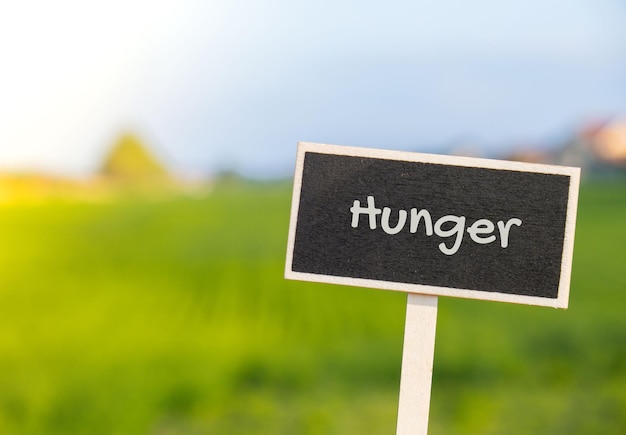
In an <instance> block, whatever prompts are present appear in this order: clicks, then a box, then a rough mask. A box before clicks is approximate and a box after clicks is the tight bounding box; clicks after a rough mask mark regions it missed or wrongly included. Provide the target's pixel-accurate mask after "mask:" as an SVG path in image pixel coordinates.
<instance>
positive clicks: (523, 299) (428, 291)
mask: <svg viewBox="0 0 626 435" xmlns="http://www.w3.org/2000/svg"><path fill="white" fill-rule="evenodd" d="M306 152H317V153H323V154H333V155H343V156H355V157H371V158H377V159H386V160H399V161H408V162H422V163H432V164H441V165H452V166H465V167H475V168H487V169H496V170H507V171H519V172H535V173H542V174H555V175H567V176H569V177H570V188H569V199H568V208H567V215H566V220H565V236H564V240H563V255H562V257H561V275H560V279H559V288H558V296H557V298H555V299H551V298H544V297H536V296H525V295H515V294H508V293H497V292H486V291H478V290H471V289H462V288H447V287H437V286H429V285H421V284H406V283H398V282H390V281H379V280H374V279H362V278H348V277H339V276H331V275H319V274H313V273H302V272H296V271H293V270H292V269H291V265H292V261H293V249H294V241H295V232H296V224H297V217H298V207H299V204H300V190H301V187H302V172H303V166H304V155H305V153H306ZM579 184H580V168H574V167H568V166H555V165H545V164H535V163H521V162H512V161H504V160H490V159H479V158H471V157H456V156H444V155H435V154H423V153H413V152H403V151H388V150H379V149H371V148H357V147H347V146H339V145H328V144H316V143H309V142H299V143H298V152H297V157H296V170H295V177H294V184H293V199H292V201H293V202H292V204H291V218H290V225H289V237H288V243H287V261H286V267H285V278H288V279H294V280H301V281H313V282H320V283H328V284H342V285H350V286H357V287H369V288H378V289H385V290H396V291H403V292H407V293H418V294H424V295H433V296H453V297H461V298H469V299H482V300H490V301H500V302H512V303H518V304H528V305H539V306H547V307H554V308H567V306H568V301H569V288H570V279H571V269H572V258H573V251H574V231H575V225H576V211H577V204H578V188H579Z"/></svg>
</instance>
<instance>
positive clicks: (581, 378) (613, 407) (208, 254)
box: [0, 185, 626, 434]
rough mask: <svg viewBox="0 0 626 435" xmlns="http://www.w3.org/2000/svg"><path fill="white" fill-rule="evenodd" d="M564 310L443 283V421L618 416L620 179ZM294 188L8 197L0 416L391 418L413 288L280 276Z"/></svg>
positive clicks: (584, 224)
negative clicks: (475, 295)
mask: <svg viewBox="0 0 626 435" xmlns="http://www.w3.org/2000/svg"><path fill="white" fill-rule="evenodd" d="M624 187H625V186H624V185H605V186H599V185H589V186H584V187H583V189H582V191H581V198H580V204H579V218H578V226H577V233H576V247H575V258H574V269H573V276H572V289H571V297H570V309H568V310H566V311H562V310H552V309H549V308H542V307H527V306H519V305H509V304H503V303H496V302H484V301H470V300H461V299H452V298H441V299H440V302H439V319H438V325H437V343H436V352H435V372H434V379H433V392H432V402H431V419H430V420H431V422H430V433H432V434H457V433H458V434H527V433H546V434H558V433H563V434H577V433H580V434H587V433H603V434H612V433H615V434H618V433H623V432H624V430H625V429H626V415H625V414H624V412H623V410H624V409H626V346H624V343H626V318H625V317H624V314H623V312H624V307H625V306H626V293H625V292H624V290H626V274H624V272H623V268H624V261H625V260H626V256H625V255H624V246H626V226H625V225H624V222H626V220H625V218H626V189H625V188H624ZM289 206H290V186H288V185H262V186H246V187H245V188H244V187H239V188H238V187H232V186H231V187H228V188H226V187H225V188H221V189H219V188H218V189H217V190H216V191H215V192H214V193H212V194H211V195H210V196H208V197H206V198H204V199H198V198H190V197H168V198H162V199H160V200H155V199H152V200H150V199H145V198H144V199H141V198H122V199H119V200H115V201H109V202H100V203H86V202H80V201H60V200H57V201H49V202H46V203H39V204H30V205H28V204H24V205H19V206H11V207H4V208H2V209H0V228H2V236H1V237H0V240H1V241H2V243H1V246H2V248H3V249H2V250H1V251H0V433H7V434H8V433H10V434H83V433H93V434H99V433H102V434H142V433H145V434H205V433H210V434H214V433H218V434H222V433H223V434H237V433H241V434H268V433H272V434H296V433H297V434H348V433H394V432H395V419H396V411H397V396H398V386H399V377H400V362H401V355H402V335H403V325H404V310H405V301H406V296H405V295H403V294H400V293H395V292H385V291H379V290H368V289H358V288H350V287H340V286H330V285H322V284H312V283H299V282H291V281H285V280H284V279H283V278H282V274H283V268H284V256H285V248H286V237H287V226H288V218H289Z"/></svg>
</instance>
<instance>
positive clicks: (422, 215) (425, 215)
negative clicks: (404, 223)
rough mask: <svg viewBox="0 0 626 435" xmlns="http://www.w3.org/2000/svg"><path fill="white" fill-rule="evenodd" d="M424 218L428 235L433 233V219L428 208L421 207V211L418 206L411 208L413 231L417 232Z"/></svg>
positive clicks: (411, 229)
mask: <svg viewBox="0 0 626 435" xmlns="http://www.w3.org/2000/svg"><path fill="white" fill-rule="evenodd" d="M422 219H423V220H424V226H425V227H426V235H427V236H432V235H433V220H432V219H431V218H430V213H429V212H428V210H426V209H421V210H420V211H419V213H418V212H417V209H416V208H412V209H411V228H410V231H411V233H413V234H415V233H417V227H418V226H419V224H420V220H422Z"/></svg>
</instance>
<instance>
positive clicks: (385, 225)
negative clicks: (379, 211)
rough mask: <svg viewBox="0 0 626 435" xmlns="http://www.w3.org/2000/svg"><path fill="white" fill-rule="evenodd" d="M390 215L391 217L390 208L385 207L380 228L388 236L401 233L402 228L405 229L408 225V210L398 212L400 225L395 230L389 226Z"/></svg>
mask: <svg viewBox="0 0 626 435" xmlns="http://www.w3.org/2000/svg"><path fill="white" fill-rule="evenodd" d="M390 215H391V209H390V208H389V207H384V208H383V215H382V218H381V220H380V227H381V228H382V229H383V231H384V232H386V233H387V234H398V233H399V232H400V231H402V228H404V224H405V223H406V216H407V212H406V210H399V211H398V223H397V224H396V226H395V227H393V228H391V227H390V226H389V216H390Z"/></svg>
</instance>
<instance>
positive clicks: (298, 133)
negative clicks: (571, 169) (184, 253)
mask: <svg viewBox="0 0 626 435" xmlns="http://www.w3.org/2000/svg"><path fill="white" fill-rule="evenodd" d="M86 3H87V2H80V1H75V0H60V1H58V2H44V1H28V0H26V1H23V2H10V3H9V2H3V4H2V5H0V65H1V66H2V68H1V69H0V168H8V169H43V170H46V171H52V172H70V173H77V174H80V173H87V172H89V171H91V170H93V169H94V168H96V167H97V166H98V164H99V162H100V160H101V158H102V155H103V154H104V153H105V151H106V149H107V148H108V147H109V146H110V144H111V142H112V141H113V140H114V139H115V137H116V136H117V135H118V134H119V133H120V132H121V131H122V130H124V129H132V130H134V131H136V132H138V133H139V134H140V135H141V136H143V137H144V138H145V139H146V141H147V142H149V143H151V144H152V145H153V146H154V147H155V149H156V150H157V152H158V153H159V154H161V155H162V156H164V157H165V158H166V159H167V160H168V162H169V164H170V165H171V166H173V167H174V168H176V169H177V170H181V171H185V170H190V171H194V172H204V171H215V170H217V169H219V168H230V169H237V170H240V171H242V172H244V173H246V174H248V175H253V176H262V177H269V176H285V175H289V174H290V173H291V172H292V170H293V160H294V156H295V146H296V142H297V141H299V140H305V141H312V142H325V143H334V144H343V145H355V146H366V147H378V148H390V149H402V150H416V151H429V152H439V151H445V150H446V149H447V148H448V147H449V146H452V145H454V144H457V145H458V144H467V145H473V146H483V147H485V148H486V149H489V150H491V151H494V150H495V151H498V150H500V151H502V149H503V148H504V147H507V146H515V145H518V144H525V143H532V144H543V143H550V142H554V141H556V140H559V139H560V138H562V137H563V135H566V134H567V133H568V132H570V131H571V130H572V129H573V128H575V127H576V126H577V125H579V123H581V122H584V121H585V120H589V119H592V118H596V117H605V116H611V115H614V114H617V113H624V112H626V26H624V25H623V23H624V22H626V4H625V3H623V2H621V1H618V0H596V1H593V0H588V1H583V0H570V1H566V0H555V1H551V2H545V1H537V0H531V1H509V2H501V1H493V0H479V1H473V2H460V1H458V2H452V1H436V2H435V1H395V2H394V1H390V2H385V3H382V2H368V1H315V2H306V3H305V2H294V1H281V0H266V1H256V2H253V1H238V0H235V1H225V0H221V1H191V0H179V1H169V2H159V1H146V0H139V1H132V0H126V1H121V0H111V1H107V2H90V3H89V4H86Z"/></svg>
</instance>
